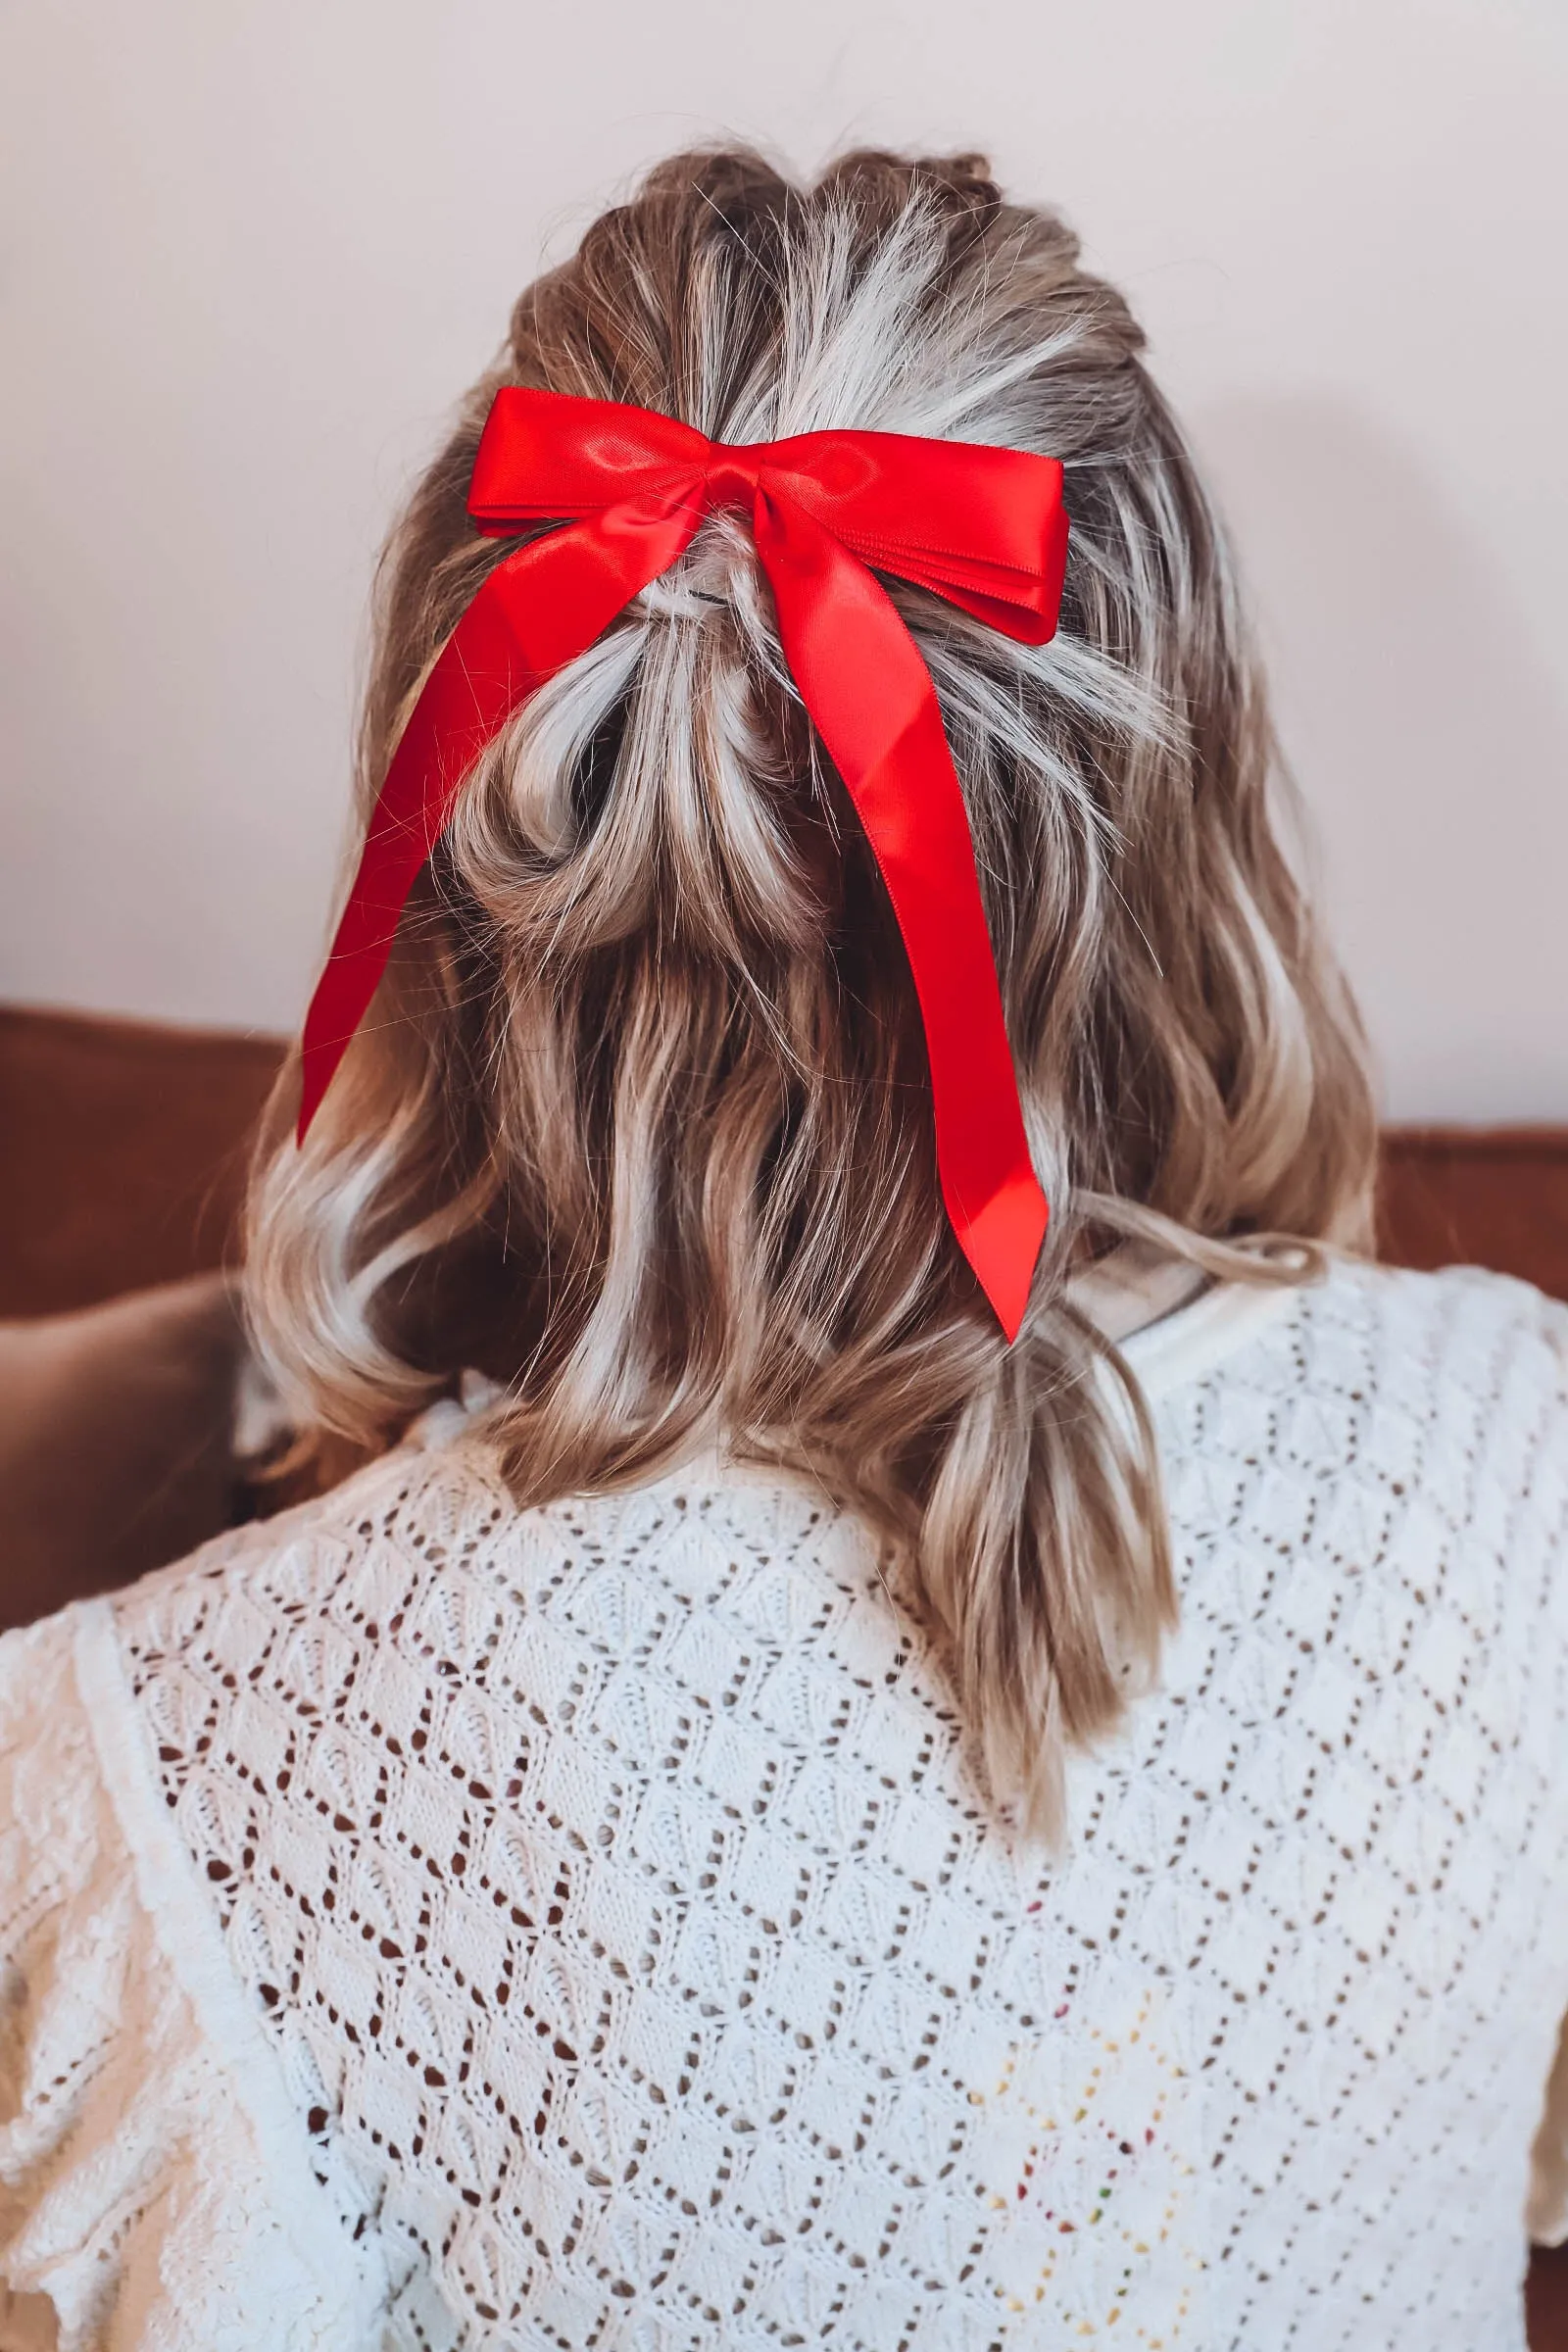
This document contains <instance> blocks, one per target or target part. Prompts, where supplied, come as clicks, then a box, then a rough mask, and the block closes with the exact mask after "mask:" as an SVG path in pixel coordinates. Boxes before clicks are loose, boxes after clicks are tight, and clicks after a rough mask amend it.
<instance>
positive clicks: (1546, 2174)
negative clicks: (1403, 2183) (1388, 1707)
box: [1526, 1299, 1568, 2246]
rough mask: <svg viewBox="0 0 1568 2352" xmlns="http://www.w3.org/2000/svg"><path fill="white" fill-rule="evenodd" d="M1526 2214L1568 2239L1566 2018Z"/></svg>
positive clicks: (1562, 1556) (1562, 1381) (1551, 1324)
mask: <svg viewBox="0 0 1568 2352" xmlns="http://www.w3.org/2000/svg"><path fill="white" fill-rule="evenodd" d="M1542 1304H1543V1309H1544V1319H1545V1328H1546V1333H1547V1337H1548V1338H1549V1339H1550V1341H1551V1342H1552V1344H1553V1347H1554V1349H1555V1352H1556V1356H1557V1362H1558V1369H1559V1394H1560V1395H1561V1396H1562V1397H1563V1398H1564V1399H1565V1400H1568V1307H1565V1306H1562V1305H1560V1304H1558V1303H1557V1301H1556V1300H1554V1299H1553V1300H1544V1301H1543V1302H1542ZM1557 1574H1558V1576H1559V1577H1561V1578H1564V1579H1568V1549H1565V1550H1562V1551H1559V1553H1558V1557H1557ZM1565 1761H1568V1760H1565ZM1526 2218H1527V2221H1528V2224H1529V2229H1530V2235H1531V2237H1532V2238H1533V2240H1534V2241H1535V2243H1536V2244H1537V2245H1538V2246H1560V2245H1562V2244H1563V2243H1564V2242H1565V2241H1568V2018H1565V2019H1564V2020H1563V2022H1562V2028H1561V2031H1560V2034H1559V2035H1558V2040H1557V2058H1556V2063H1555V2065H1554V2066H1553V2067H1552V2070H1551V2075H1550V2078H1549V2080H1548V2081H1547V2083H1546V2097H1545V2105H1544V2110H1543V2113H1542V2118H1541V2129H1540V2131H1538V2132H1537V2134H1536V2144H1535V2148H1534V2150H1533V2152H1532V2156H1531V2165H1530V2204H1529V2208H1528V2212H1527V2216H1526Z"/></svg>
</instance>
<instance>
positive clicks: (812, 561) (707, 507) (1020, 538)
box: [299, 387, 1067, 1341]
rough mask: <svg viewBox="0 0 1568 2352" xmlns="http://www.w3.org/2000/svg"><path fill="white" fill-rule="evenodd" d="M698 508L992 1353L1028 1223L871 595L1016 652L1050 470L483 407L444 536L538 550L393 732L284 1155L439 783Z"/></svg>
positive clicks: (911, 712) (970, 945) (940, 792)
mask: <svg viewBox="0 0 1568 2352" xmlns="http://www.w3.org/2000/svg"><path fill="white" fill-rule="evenodd" d="M720 508H730V509H736V510H739V511H740V512H742V513H744V514H745V515H748V516H749V517H750V521H751V526H752V532H753V536H754V538H755V541H756V545H757V552H758V555H759V558H760V562H761V565H762V569H763V570H764V571H765V573H766V574H767V578H768V582H769V585H770V586H771V588H772V591H773V600H774V605H775V608H776V611H777V615H778V632H779V639H780V643H781V645H782V647H783V651H784V658H785V660H786V662H788V664H789V668H790V671H791V674H792V676H793V677H794V679H795V682H796V685H797V686H798V687H799V689H800V694H801V699H802V701H803V702H804V704H805V706H806V709H807V711H809V714H810V717H811V720H812V723H813V725H814V726H815V728H816V730H817V733H818V734H819V735H820V737H821V739H822V742H823V744H824V746H825V747H826V750H827V753H828V757H829V758H830V759H831V760H832V761H833V764H834V766H835V767H836V768H837V770H838V772H839V775H840V776H841V777H842V779H843V781H844V786H845V789H846V791H847V792H848V793H849V795H850V798H851V800H852V801H853V802H854V804H855V808H856V810H857V812H858V816H859V819H860V822H861V824H862V825H863V826H864V828H865V833H866V838H867V840H868V841H869V843H870V845H871V851H872V854H873V856H874V857H875V858H876V862H877V866H878V868H879V870H880V872H881V875H882V879H883V881H884V882H885V883H886V885H887V890H888V896H889V898H890V899H891V900H892V903H893V910H894V913H895V915H896V917H897V920H898V925H899V929H900V932H901V933H902V935H903V939H904V944H905V948H906V950H907V954H908V958H909V967H910V971H911V973H912V975H913V979H914V986H915V993H916V995H917V997H918V1000H919V1005H920V1015H921V1020H922V1022H923V1024H924V1029H925V1041H926V1051H927V1054H928V1057H929V1061H930V1067H931V1091H932V1098H933V1104H934V1109H935V1117H936V1143H937V1166H938V1172H939V1175H940V1179H941V1184H942V1197H943V1201H944V1202H945V1204H946V1207H947V1212H948V1216H949V1218H950V1220H951V1222H952V1225H953V1230H954V1233H955V1235H956V1238H957V1242H958V1247H959V1248H960V1249H961V1250H962V1251H963V1253H964V1255H965V1257H966V1258H967V1259H968V1261H969V1263H970V1265H971V1266H972V1267H973V1269H974V1272H975V1274H976V1277H977V1278H978V1280H979V1282H980V1285H981V1288H982V1289H983V1290H984V1292H985V1294H986V1297H987V1298H988V1299H990V1301H991V1303H992V1305H993V1307H994V1308H995V1309H996V1312H997V1315H998V1318H999V1320H1000V1321H1001V1323H1002V1327H1003V1329H1004V1331H1005V1333H1006V1335H1007V1338H1008V1340H1009V1341H1010V1340H1012V1339H1015V1338H1016V1336H1017V1332H1018V1326H1019V1324H1020V1323H1021V1321H1022V1319H1023V1312H1024V1308H1025V1305H1026V1304H1027V1302H1028V1297H1029V1286H1030V1282H1031V1279H1032V1277H1033V1274H1034V1268H1035V1261H1036V1259H1037V1258H1038V1256H1039V1254H1040V1247H1041V1243H1042V1242H1043V1241H1044V1239H1045V1232H1046V1221H1047V1216H1048V1213H1049V1212H1048V1209H1047V1205H1046V1197H1045V1194H1044V1193H1043V1191H1042V1190H1041V1187H1040V1183H1039V1180H1038V1178H1037V1177H1036V1175H1035V1172H1034V1169H1033V1167H1032V1165H1031V1164H1030V1159H1029V1147H1028V1143H1027V1141H1026V1138H1025V1135H1024V1125H1023V1111H1022V1107H1021V1105H1020V1103H1019V1100H1018V1087H1017V1079H1016V1075H1015V1073H1014V1070H1013V1064H1012V1056H1011V1053H1010V1051H1009V1048H1008V1045H1007V1034H1006V1029H1005V1024H1004V1020H1003V1011H1002V992H1001V989H1000V987H999V985H998V980H997V968H996V962H995V958H994V956H993V955H992V950H991V941H990V937H989V935H988V933H987V930H986V922H985V914H984V910H983V908H982V907H981V902H980V886H979V881H978V879H977V877H976V874H975V863H974V847H973V843H972V841H971V839H970V834H969V822H968V816H967V813H966V811H965V809H964V805H963V795H962V792H961V790H960V789H959V785H958V779H957V776H956V772H955V769H954V765H953V759H952V755H951V754H950V752H949V750H948V744H947V737H946V735H945V734H944V732H943V727H942V714H941V711H940V710H939V708H938V705H937V697H936V689H935V687H934V686H933V685H932V683H931V677H930V673H929V671H928V670H927V669H926V666H925V663H924V662H923V661H922V660H921V658H920V654H919V651H918V648H917V647H916V646H915V643H914V641H913V639H912V638H911V637H910V635H909V633H908V631H907V628H906V627H905V625H904V622H903V621H902V620H901V618H900V617H899V614H898V612H897V610H896V609H895V607H894V605H893V603H892V600H891V599H890V598H889V596H888V594H887V591H886V590H885V589H884V588H883V587H882V586H881V584H880V582H879V581H878V580H877V579H876V578H875V577H874V576H873V574H874V572H875V571H885V572H890V573H892V574H893V575H894V576H895V577H896V578H899V579H904V580H909V581H911V582H913V583H914V585H915V586H917V587H920V588H926V589H929V590H930V591H931V592H932V593H933V594H934V595H937V596H940V597H944V598H946V600H947V601H948V603H949V604H952V605H956V606H957V608H958V609H959V611H960V612H964V613H970V614H971V615H972V616H973V617H974V618H976V619H977V620H982V621H985V622H986V623H987V624H988V625H989V626H990V627H992V628H994V629H999V630H1000V631H1002V633H1003V634H1004V635H1005V636H1007V637H1011V638H1014V639H1016V640H1018V641H1019V642H1020V643H1022V644H1025V645H1043V644H1044V643H1045V642H1046V640H1047V639H1048V638H1049V637H1051V636H1052V634H1053V633H1054V629H1055V625H1056V614H1057V609H1058V607H1059V604H1060V600H1061V584H1062V575H1063V571H1064V568H1065V564H1066V557H1067V517H1066V514H1065V512H1064V510H1063V507H1062V503H1061V466H1060V465H1059V464H1058V463H1057V461H1056V460H1055V459H1054V458H1041V457H1034V456H1032V455H1030V454H1029V453H1028V452H1026V451H1023V450H1013V449H995V448H989V447H985V446H982V445H979V444H976V443H972V442H961V441H927V440H920V439H915V438H913V437H911V436H908V435H907V434H903V433H870V432H827V433H802V434H799V435H797V436H796V437H794V438H793V439H790V440H784V441H760V442H751V443H746V444H743V445H738V446H726V445H725V444H723V443H721V442H716V441H710V440H708V439H707V438H706V437H705V436H704V435H703V434H702V433H699V432H696V431H694V430H693V429H692V427H691V426H690V425H685V424H679V423H677V422H676V421H675V420H674V419H673V418H671V417H661V416H659V415H657V414H656V413H655V412H653V411H652V410H649V409H637V408H629V407H624V406H622V405H621V404H620V403H618V402H615V401H604V400H581V399H578V398H576V397H574V396H572V395H570V394H565V393H557V392H535V391H529V390H525V389H521V388H517V387H509V388H508V389H506V390H504V391H501V392H498V393H497V395H496V397H495V401H494V403H493V405H492V407H491V410H490V415H489V417H488V418H487V420H486V423H485V428H484V433H483V436H482V438H481V440H480V443H479V449H478V454H477V456H476V458H475V460H474V466H473V479H472V483H471V485H470V487H469V492H468V513H469V514H470V515H471V516H472V517H473V520H474V522H475V523H476V524H477V526H478V528H479V529H480V530H481V531H484V532H487V533H488V534H490V535H491V536H492V537H497V538H503V537H506V536H508V535H509V534H510V533H512V532H514V531H516V530H518V529H520V528H521V527H522V526H523V525H524V524H528V523H536V522H540V521H553V522H557V523H560V524H561V525H563V527H562V528H560V529H558V530H554V531H551V532H549V533H548V534H547V535H545V536H544V537H542V538H541V537H536V538H532V539H529V540H528V541H527V542H525V544H523V545H522V546H520V547H518V548H517V549H516V550H515V553H514V554H512V555H510V556H508V557H507V558H506V560H505V561H504V562H503V563H501V564H498V565H497V566H496V568H495V570H494V571H492V572H491V573H490V575H489V577H488V578H487V579H486V580H485V582H484V584H483V586H482V587H481V588H480V589H479V591H478V593H477V594H476V596H475V597H474V599H473V601H472V603H471V604H470V605H469V606H468V608H467V610H466V613H464V615H463V617H462V619H461V620H460V621H459V622H458V625H457V627H456V628H455V629H454V631H453V632H452V635H451V637H450V638H449V639H448V640H447V643H446V645H445V646H444V647H443V649H442V651H441V654H440V656H439V658H438V659H437V661H436V662H435V665H434V667H433V668H432V670H431V672H430V675H429V677H428V679H427V680H426V682H425V685H424V689H423V691H422V693H421V694H420V696H419V699H418V701H417V703H416V705H415V707H414V710H413V711H412V712H411V713H410V716H409V720H408V724H407V725H406V727H405V728H404V730H403V734H402V736H401V738H400V739H399V742H398V746H397V749H396V751H395V752H394V754H393V756H392V760H391V762H390V764H389V766H388V768H387V772H386V779H385V781H384V783H383V784H382V786H381V790H380V793H379V795H378V796H377V799H376V803H375V807H374V809H372V811H371V814H370V822H369V827H368V832H367V835H366V841H365V849H364V852H363V855H362V856H361V858H360V864H359V870H358V872H357V873H356V875H355V877H354V883H353V887H352V888H351V890H350V892H349V897H348V903H347V905H346V906H345V907H344V909H343V916H342V920H341V921H340V923H339V924H338V928H337V934H336V937H335V938H334V940H333V943H332V948H331V953H330V955H329V956H328V958H327V963H326V968H325V970H324V971H323V972H322V975H321V978H320V980H319V984H318V986H317V990H316V994H315V996H314V998H313V999H312V1001H311V1006H310V1010H309V1012H308V1013H307V1014H306V1019H305V1030H304V1036H303V1040H302V1047H301V1051H302V1058H303V1063H304V1073H303V1075H304V1085H303V1094H302V1098H301V1103H300V1119H299V1136H300V1140H301V1141H303V1140H304V1136H305V1132H306V1130H307V1128H308V1127H309V1126H310V1123H311V1120H312V1118H313V1117H314V1116H315V1113H316V1110H317V1106H318V1105H319V1103H320V1100H321V1097H322V1095H323V1094H324V1093H325V1091H326V1089H327V1087H328V1085H329V1084H330V1083H331V1079H332V1075H333V1072H334V1071H335V1070H336V1068H337V1065H338V1063H339V1062H340V1061H341V1059H342V1057H343V1054H344V1050H345V1048H346V1047H347V1045H348V1042H349V1040H350V1038H352V1036H353V1035H354V1033H355V1031H356V1030H357V1029H358V1027H359V1025H360V1022H361V1021H362V1020H363V1018H364V1016H365V1013H366V1010H367V1008H368V1005H369V1002H370V999H371V997H372V996H373V995H374V993H375V989H376V985H377V983H378V981H379V980H380V977H381V974H382V972H383V971H384V970H385V968H386V961H387V957H388V956H389V954H390V952H391V947H392V940H393V936H394V934H395V932H396V930H397V925H398V918H399V916H400V914H401V913H402V910H403V907H404V904H405V902H406V900H407V898H408V895H409V892H410V890H411V889H412V888H413V885H414V881H415V878H416V876H417V873H418V871H419V869H420V867H421V866H422V865H423V864H424V862H425V860H426V858H428V857H429V855H430V852H431V851H432V849H433V848H434V846H435V843H436V841H437V839H438V837H439V836H440V834H441V832H442V829H443V827H444V826H445V824H446V821H447V818H448V816H449V814H450V812H451V809H452V807H453V804H454V801H455V800H456V797H457V794H458V792H459V790H460V788H461V786H462V784H463V780H464V778H465V776H466V774H467V773H468V770H469V769H470V768H471V767H472V765H473V763H474V761H475V760H477V758H478V757H479V755H480V753H481V752H482V751H483V750H484V748H485V746H486V745H487V744H488V743H489V742H490V741H491V740H492V738H493V737H494V736H496V735H497V734H499V733H500V731H501V729H502V728H503V727H504V726H505V725H506V723H507V721H508V719H509V718H510V717H511V716H512V714H513V712H514V711H515V710H516V709H517V707H518V705H519V704H520V703H522V702H524V701H525V700H526V699H527V697H528V696H529V695H530V694H532V693H533V692H534V691H535V690H536V689H537V688H538V687H539V686H541V685H543V683H544V682H545V680H546V679H548V678H550V677H553V676H554V675H555V673H556V671H557V670H559V669H562V668H564V666H565V664H566V663H567V662H571V661H574V660H575V659H576V657H577V656H578V655H579V654H581V653H583V652H584V651H585V650H586V648H587V647H588V646H590V645H591V644H592V643H593V641H594V639H595V638H596V637H598V636H599V635H600V634H601V632H602V631H603V630H605V629H606V628H608V627H609V625H610V623H611V622H612V621H613V619H614V617H615V615H616V614H617V613H619V612H620V611H621V610H622V609H623V608H624V607H625V606H626V605H628V604H629V603H630V602H631V601H632V599H633V598H634V597H637V596H639V595H640V594H641V593H642V591H643V590H644V589H645V588H647V587H648V585H649V584H650V582H652V581H655V580H657V579H659V578H660V577H661V576H662V574H663V573H664V572H666V571H667V570H668V569H669V567H670V565H671V564H674V563H676V562H678V560H679V558H680V557H681V556H682V555H683V554H684V553H685V551H686V549H687V547H688V546H689V545H690V544H691V541H692V539H693V537H694V536H695V534H696V532H697V530H698V528H699V526H700V525H701V523H702V522H703V519H704V517H705V516H706V515H711V514H712V513H714V512H715V511H716V510H718V509H720Z"/></svg>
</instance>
